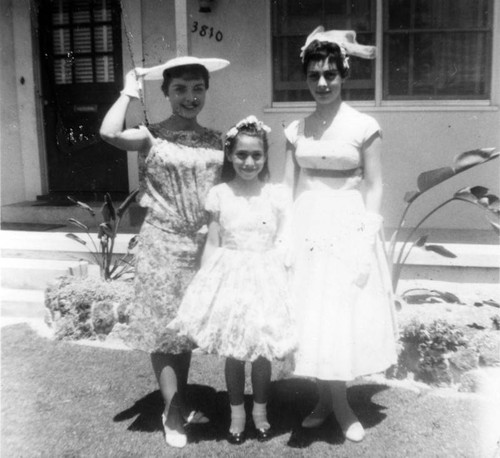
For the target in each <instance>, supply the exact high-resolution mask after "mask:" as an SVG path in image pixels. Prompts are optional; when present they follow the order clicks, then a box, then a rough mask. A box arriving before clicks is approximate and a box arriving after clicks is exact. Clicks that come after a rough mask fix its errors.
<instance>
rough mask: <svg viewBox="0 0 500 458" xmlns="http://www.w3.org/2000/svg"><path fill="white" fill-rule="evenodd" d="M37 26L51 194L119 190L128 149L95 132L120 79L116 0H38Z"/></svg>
mask: <svg viewBox="0 0 500 458" xmlns="http://www.w3.org/2000/svg"><path fill="white" fill-rule="evenodd" d="M39 32H40V33H39V37H40V49H41V53H40V55H41V60H42V72H41V73H42V90H43V100H44V110H43V111H44V126H45V138H46V151H47V164H48V175H49V190H50V194H67V193H72V194H78V195H86V196H87V195H88V196H90V197H94V198H99V197H100V198H102V194H103V193H105V192H111V193H112V194H114V195H118V196H119V195H121V194H126V193H127V192H128V173H127V155H126V154H125V152H124V151H120V150H118V149H116V148H114V147H112V146H110V145H108V144H106V143H104V142H103V141H102V140H101V139H100V137H99V127H100V124H101V121H102V119H103V117H104V115H105V113H106V112H107V110H108V109H109V107H110V106H111V105H112V104H113V102H114V101H115V100H116V98H117V96H118V93H119V90H120V89H121V87H122V82H123V81H122V55H121V30H120V5H119V1H118V0H41V1H40V4H39Z"/></svg>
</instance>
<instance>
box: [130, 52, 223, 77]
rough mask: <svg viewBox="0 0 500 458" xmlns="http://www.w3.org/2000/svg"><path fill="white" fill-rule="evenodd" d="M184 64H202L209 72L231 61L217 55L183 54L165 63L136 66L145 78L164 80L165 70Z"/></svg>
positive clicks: (221, 67)
mask: <svg viewBox="0 0 500 458" xmlns="http://www.w3.org/2000/svg"><path fill="white" fill-rule="evenodd" d="M184 65H202V66H203V67H205V68H206V69H207V70H208V71H209V72H216V71H217V70H221V69H223V68H224V67H227V66H228V65H229V61H228V60H225V59H218V58H215V57H208V58H199V57H194V56H182V57H175V58H174V59H170V60H168V61H167V62H165V63H164V64H161V65H157V66H156V67H150V68H140V67H138V68H136V69H135V71H136V72H137V74H138V75H139V76H144V79H145V80H162V79H163V72H164V71H165V70H168V69H170V68H174V67H182V66H184Z"/></svg>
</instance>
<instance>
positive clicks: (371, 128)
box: [364, 116, 382, 142]
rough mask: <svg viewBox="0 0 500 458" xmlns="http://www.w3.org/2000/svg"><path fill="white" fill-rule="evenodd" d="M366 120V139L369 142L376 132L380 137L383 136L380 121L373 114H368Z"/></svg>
mask: <svg viewBox="0 0 500 458" xmlns="http://www.w3.org/2000/svg"><path fill="white" fill-rule="evenodd" d="M365 120H366V121H365V123H366V127H365V135H364V141H365V142H367V141H368V140H370V139H371V138H372V137H373V136H374V135H375V134H378V135H379V136H380V137H382V129H381V128H380V125H379V123H378V122H377V121H376V120H375V119H374V118H372V117H371V116H366V117H365Z"/></svg>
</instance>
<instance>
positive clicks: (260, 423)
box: [252, 401, 271, 429]
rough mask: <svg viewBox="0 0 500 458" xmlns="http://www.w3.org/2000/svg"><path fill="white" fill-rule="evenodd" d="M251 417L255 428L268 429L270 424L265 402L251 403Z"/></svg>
mask: <svg viewBox="0 0 500 458" xmlns="http://www.w3.org/2000/svg"><path fill="white" fill-rule="evenodd" d="M252 417H253V422H254V424H255V427H256V428H257V429H269V428H270V427H271V425H270V424H269V422H268V421H267V402H264V403H259V402H255V401H254V403H253V410H252Z"/></svg>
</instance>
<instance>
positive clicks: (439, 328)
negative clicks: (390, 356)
mask: <svg viewBox="0 0 500 458" xmlns="http://www.w3.org/2000/svg"><path fill="white" fill-rule="evenodd" d="M401 341H402V343H403V345H404V349H403V351H402V352H401V354H400V366H402V368H404V369H406V370H407V371H409V372H414V373H415V377H416V378H417V379H420V380H422V381H424V382H426V383H435V384H441V383H450V382H451V376H450V373H449V371H448V361H447V356H448V354H449V353H450V352H456V351H457V350H459V349H460V348H462V347H464V346H465V345H466V343H467V341H466V339H465V337H464V334H463V332H462V331H461V330H460V329H457V328H456V327H455V326H454V325H451V324H448V323H446V322H445V321H443V320H436V321H433V322H432V323H430V324H424V323H419V322H417V321H412V322H411V323H410V324H409V325H408V326H406V327H405V329H404V330H403V331H402V335H401ZM415 360H416V361H415Z"/></svg>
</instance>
